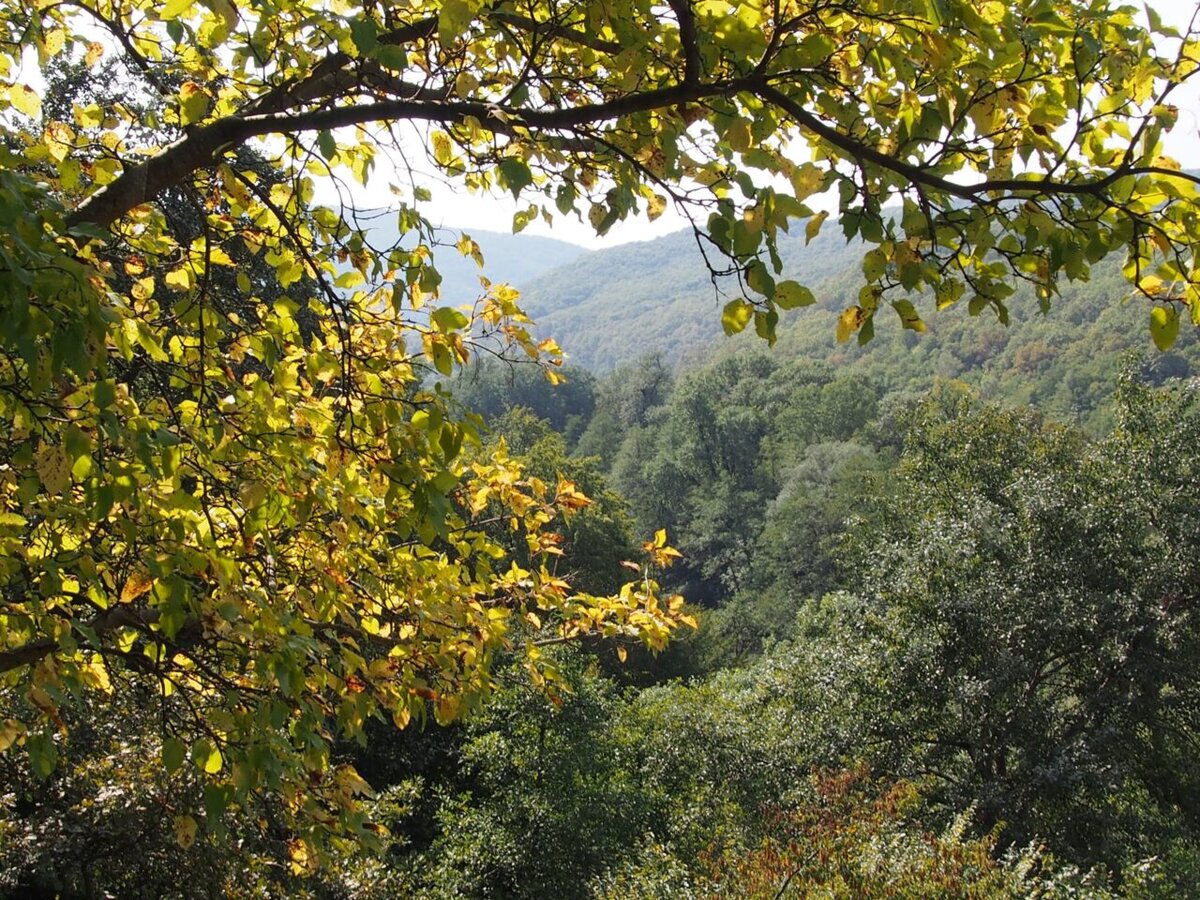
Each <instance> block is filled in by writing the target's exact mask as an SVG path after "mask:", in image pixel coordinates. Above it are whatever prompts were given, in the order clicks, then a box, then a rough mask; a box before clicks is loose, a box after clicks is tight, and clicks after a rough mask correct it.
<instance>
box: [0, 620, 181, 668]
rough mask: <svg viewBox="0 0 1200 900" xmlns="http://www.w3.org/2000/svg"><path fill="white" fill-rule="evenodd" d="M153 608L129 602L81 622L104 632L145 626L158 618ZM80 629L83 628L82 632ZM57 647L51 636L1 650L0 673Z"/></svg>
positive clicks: (95, 630)
mask: <svg viewBox="0 0 1200 900" xmlns="http://www.w3.org/2000/svg"><path fill="white" fill-rule="evenodd" d="M158 617H159V613H158V610H156V609H134V608H133V607H132V606H130V605H129V604H123V605H121V606H114V607H113V608H112V609H109V610H107V611H105V612H103V613H101V614H100V615H98V616H96V618H94V619H92V620H91V621H90V622H86V623H83V624H84V627H85V628H87V629H89V630H90V631H91V632H92V633H93V634H96V635H104V634H107V633H108V632H110V631H113V630H115V629H117V628H139V629H144V628H146V627H147V626H149V625H153V624H154V623H155V622H157V621H158ZM81 633H82V632H81ZM58 647H59V642H58V641H57V640H55V639H53V638H46V639H44V640H40V641H30V642H29V643H28V644H25V645H24V646H22V647H15V648H13V649H12V650H5V651H3V652H0V674H3V673H5V672H9V671H12V670H13V669H19V668H21V667H22V666H29V665H33V664H34V663H36V662H38V661H40V660H41V659H43V658H45V657H46V656H49V655H50V654H51V653H53V652H54V651H55V650H57V649H58Z"/></svg>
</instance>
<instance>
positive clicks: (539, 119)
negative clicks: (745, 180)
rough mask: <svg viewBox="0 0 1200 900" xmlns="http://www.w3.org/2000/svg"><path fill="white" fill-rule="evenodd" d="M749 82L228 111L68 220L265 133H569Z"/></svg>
mask: <svg viewBox="0 0 1200 900" xmlns="http://www.w3.org/2000/svg"><path fill="white" fill-rule="evenodd" d="M747 86H748V83H743V82H742V81H741V80H735V81H730V82H721V83H716V84H700V85H694V86H689V85H676V86H673V87H669V88H663V89H661V90H656V91H646V92H644V93H641V94H630V95H627V96H624V97H619V98H617V99H615V100H612V101H610V102H608V103H597V104H591V105H586V106H576V107H570V108H567V109H546V110H522V109H519V108H511V107H510V108H505V107H501V106H496V105H493V104H488V103H481V102H478V101H466V100H456V101H446V102H438V103H428V102H423V101H419V100H384V101H380V102H377V103H363V104H356V105H352V106H342V107H337V108H335V109H320V110H310V111H307V112H296V113H281V114H275V115H254V116H231V117H229V118H226V119H220V120H218V121H216V122H213V123H211V124H209V125H205V126H203V127H201V128H197V129H195V130H194V131H193V132H192V133H191V134H189V135H187V136H186V137H184V138H181V139H180V140H178V141H176V142H175V143H174V144H172V145H171V146H169V147H167V148H166V149H165V150H163V151H162V152H161V153H159V154H158V156H155V157H152V158H150V159H148V160H146V162H144V163H141V164H139V165H136V166H134V167H132V168H130V169H127V170H126V171H125V172H123V173H122V174H121V176H120V177H119V178H117V179H116V180H115V181H113V182H112V183H111V184H108V185H106V186H105V187H103V188H101V189H100V190H99V191H97V192H96V193H94V194H92V195H91V196H90V197H88V199H87V200H85V201H84V202H83V203H82V204H80V206H79V207H78V208H76V209H75V210H74V212H72V213H71V214H70V215H69V216H68V217H67V224H68V226H70V227H77V226H80V225H94V226H97V227H100V228H108V227H110V226H111V225H112V223H113V222H115V221H116V220H117V219H119V218H120V217H121V216H123V215H125V214H126V213H127V212H129V211H130V210H132V209H134V208H135V207H137V206H140V205H141V204H143V203H148V202H150V201H152V200H153V199H154V198H155V197H157V196H158V195H159V194H160V193H162V192H163V191H164V190H166V189H167V188H169V187H171V186H173V185H175V184H178V183H180V182H181V181H183V180H184V179H186V178H188V177H189V176H190V175H191V174H192V173H193V172H195V171H196V170H198V169H201V168H203V167H204V166H206V165H209V164H210V163H211V162H212V161H213V160H214V159H215V157H216V156H217V155H218V154H219V153H220V152H222V151H224V150H227V149H230V148H233V147H236V146H239V145H241V144H243V143H245V142H246V141H248V140H250V139H251V138H255V137H262V136H264V135H268V134H294V133H296V132H300V131H314V130H323V129H332V128H344V127H347V126H352V125H365V124H368V123H371V122H392V121H397V120H409V121H425V122H442V123H444V124H454V123H458V122H463V121H465V120H466V119H468V118H473V119H475V120H476V121H478V122H479V123H480V124H481V125H482V126H483V127H484V128H491V129H493V130H494V131H496V132H498V133H509V132H511V131H512V130H513V129H514V128H521V127H524V128H529V129H537V130H539V131H550V132H553V131H563V130H565V131H570V130H572V129H576V128H580V127H583V126H585V125H593V124H596V123H599V122H606V121H611V120H613V119H617V118H620V117H621V116H625V115H630V114H632V113H637V112H645V111H648V110H652V109H663V108H666V107H671V106H676V105H678V104H680V103H689V102H695V101H697V100H703V99H706V98H709V97H713V96H717V95H725V94H728V93H731V92H734V93H736V92H738V91H740V90H743V89H745V88H746V87H747Z"/></svg>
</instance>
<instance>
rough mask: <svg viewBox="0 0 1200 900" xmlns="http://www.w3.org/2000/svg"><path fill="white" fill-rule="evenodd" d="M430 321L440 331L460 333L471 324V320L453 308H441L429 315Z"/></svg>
mask: <svg viewBox="0 0 1200 900" xmlns="http://www.w3.org/2000/svg"><path fill="white" fill-rule="evenodd" d="M429 318H430V320H431V321H432V322H433V324H434V325H436V326H437V327H438V330H440V331H460V330H462V329H463V328H466V327H467V325H468V324H469V321H470V320H469V319H467V317H466V316H465V315H463V314H462V312H460V311H459V310H457V309H455V308H454V307H452V306H441V307H438V308H437V309H435V310H434V311H433V312H431V313H430V314H429Z"/></svg>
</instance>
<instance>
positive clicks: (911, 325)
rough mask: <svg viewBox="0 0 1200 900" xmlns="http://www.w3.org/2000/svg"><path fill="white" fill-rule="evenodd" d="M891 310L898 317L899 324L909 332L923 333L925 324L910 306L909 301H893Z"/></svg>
mask: <svg viewBox="0 0 1200 900" xmlns="http://www.w3.org/2000/svg"><path fill="white" fill-rule="evenodd" d="M892 309H894V310H896V315H898V316H899V317H900V323H901V324H902V325H903V326H904V327H905V328H907V329H909V330H910V331H919V332H924V331H925V323H924V322H923V321H922V320H921V317H920V315H918V314H917V308H916V307H915V306H913V305H912V301H911V300H893V301H892Z"/></svg>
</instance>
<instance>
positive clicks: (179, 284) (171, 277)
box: [163, 263, 192, 291]
mask: <svg viewBox="0 0 1200 900" xmlns="http://www.w3.org/2000/svg"><path fill="white" fill-rule="evenodd" d="M163 281H165V282H166V283H167V286H168V287H172V288H174V289H175V290H177V291H187V290H191V287H192V267H191V266H189V265H187V264H186V263H185V264H184V265H182V266H180V267H179V268H177V269H172V270H171V271H170V272H168V273H167V274H166V276H164V278H163Z"/></svg>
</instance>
